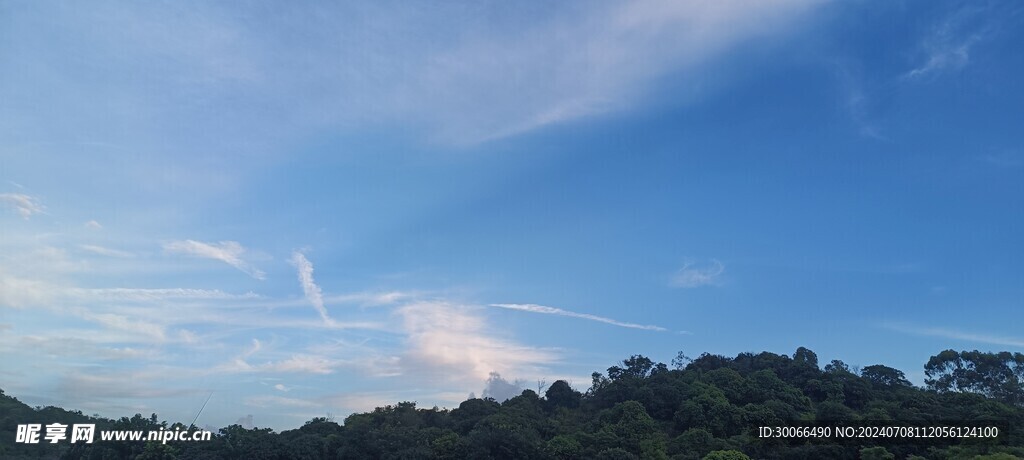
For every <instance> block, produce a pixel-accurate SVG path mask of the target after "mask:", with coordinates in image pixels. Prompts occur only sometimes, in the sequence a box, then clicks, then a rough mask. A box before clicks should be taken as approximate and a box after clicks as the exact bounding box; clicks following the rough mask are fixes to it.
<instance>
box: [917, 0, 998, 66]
mask: <svg viewBox="0 0 1024 460" xmlns="http://www.w3.org/2000/svg"><path fill="white" fill-rule="evenodd" d="M993 13H994V10H993V8H992V7H991V5H984V4H982V3H977V4H967V5H966V6H964V7H961V8H959V9H958V10H956V11H953V12H952V13H951V14H949V15H948V16H947V17H946V18H944V19H943V20H942V21H941V22H939V23H938V24H936V25H935V26H934V27H932V29H931V30H930V31H929V32H928V34H927V35H926V36H925V37H924V39H922V41H921V45H920V49H921V54H922V55H923V57H924V59H923V61H924V62H923V63H921V64H920V65H918V66H917V67H915V68H913V69H911V70H909V71H907V72H906V73H905V74H903V78H904V79H906V80H920V79H923V78H927V77H932V76H935V75H939V74H941V73H943V72H950V71H956V70H960V69H963V68H964V67H966V66H967V65H968V64H970V61H971V51H972V48H974V47H975V46H976V45H977V44H979V43H981V42H983V41H985V40H987V39H989V38H991V37H992V35H993V34H994V32H995V30H996V28H997V25H996V24H995V23H994V22H993V21H992V18H998V16H999V15H998V14H993Z"/></svg>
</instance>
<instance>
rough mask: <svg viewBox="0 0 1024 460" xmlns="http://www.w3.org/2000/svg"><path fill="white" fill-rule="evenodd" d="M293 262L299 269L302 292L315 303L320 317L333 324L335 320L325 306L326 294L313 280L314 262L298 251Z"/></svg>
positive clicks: (314, 305)
mask: <svg viewBox="0 0 1024 460" xmlns="http://www.w3.org/2000/svg"><path fill="white" fill-rule="evenodd" d="M291 262H292V265H295V268H296V269H297V270H298V273H299V284H300V285H302V292H303V293H304V294H305V295H306V300H308V301H309V303H310V304H312V305H313V308H315V309H316V311H317V313H320V318H322V319H323V320H324V323H325V324H333V323H334V320H332V319H331V317H330V316H329V315H328V314H327V308H326V307H324V294H323V292H322V291H321V290H320V286H317V284H316V281H314V280H313V263H312V262H310V261H309V259H307V258H306V256H305V255H304V254H302V253H301V252H298V251H296V252H294V253H292V260H291Z"/></svg>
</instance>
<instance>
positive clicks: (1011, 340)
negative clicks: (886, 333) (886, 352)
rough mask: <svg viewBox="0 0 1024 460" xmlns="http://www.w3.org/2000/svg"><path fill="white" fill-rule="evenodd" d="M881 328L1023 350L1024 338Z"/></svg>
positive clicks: (936, 329) (933, 329)
mask: <svg viewBox="0 0 1024 460" xmlns="http://www.w3.org/2000/svg"><path fill="white" fill-rule="evenodd" d="M882 327H884V328H886V329H890V330H893V331H897V332H902V333H904V334H912V335H921V336H928V337H941V338H944V339H952V340H963V341H965V342H978V343H987V344H989V345H1002V346H1007V347H1016V348H1021V349H1024V338H1019V337H1006V336H1000V335H993V334H979V333H973V332H964V331H958V330H955V329H945V328H939V327H919V326H908V325H905V324H883V325H882Z"/></svg>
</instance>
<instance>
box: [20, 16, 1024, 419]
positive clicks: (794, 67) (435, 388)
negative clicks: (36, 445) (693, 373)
mask: <svg viewBox="0 0 1024 460" xmlns="http://www.w3.org/2000/svg"><path fill="white" fill-rule="evenodd" d="M1022 15H1024V9H1022V8H1021V7H1020V6H1019V5H1018V4H1016V3H1015V2H1009V1H1007V2H931V1H912V2H819V1H807V0H791V1H777V2H658V1H651V2H634V3H619V2H562V3H559V5H557V6H552V5H549V4H543V3H536V4H533V3H520V4H509V3H508V2H472V3H453V2H449V3H443V4H439V5H438V4H434V5H431V4H409V3H402V2H366V3H350V4H343V5H325V4H322V3H318V2H310V3H289V4H287V5H284V4H275V3H270V2H250V3H237V2H230V3H209V2H203V3H198V2H171V3H137V4H131V3H118V2H109V3H107V2H89V3H81V2H4V3H3V4H0V69H2V72H0V362H3V365H2V366H0V382H2V388H3V389H4V390H5V391H6V392H7V393H9V394H12V395H15V396H18V397H19V398H21V399H22V400H24V401H26V402H27V403H29V404H33V405H47V404H55V405H61V406H64V407H68V408H77V409H81V410H83V411H84V412H87V413H99V414H102V415H105V416H121V415H130V414H133V413H135V412H143V413H149V412H157V413H158V414H159V415H160V416H161V417H162V418H166V419H170V420H190V419H191V418H192V417H193V416H194V414H195V411H196V410H198V408H199V406H201V405H202V403H203V401H204V400H205V399H206V398H207V396H208V395H210V393H211V392H212V394H213V396H212V398H211V400H210V405H209V407H208V408H207V410H206V412H205V413H204V415H203V422H204V423H206V424H209V425H213V426H223V425H226V424H229V423H233V422H235V421H236V420H238V419H239V418H240V417H244V416H246V415H250V414H251V415H253V420H254V421H255V423H256V424H257V425H259V426H271V427H274V428H279V429H282V428H290V427H294V426H298V425H300V424H301V423H302V422H303V421H305V420H308V419H309V418H312V417H315V416H324V415H327V414H328V413H330V414H333V415H335V416H337V417H338V418H339V419H340V418H342V417H343V416H344V415H346V414H348V413H350V412H352V411H361V410H367V409H370V408H372V407H374V406H376V405H381V404H385V403H393V402H396V401H400V400H415V401H418V402H419V403H420V404H421V405H426V406H430V405H434V404H437V405H440V406H448V407H451V406H453V405H456V404H458V402H459V401H461V400H463V399H464V398H465V397H466V396H467V395H468V394H469V393H470V392H476V393H477V394H480V392H481V390H482V389H483V387H484V382H485V380H486V378H487V376H488V373H489V372H491V371H497V372H500V373H501V375H503V376H504V377H506V378H509V379H523V380H525V381H527V382H529V384H530V385H533V382H535V381H537V380H539V379H544V380H546V381H548V382H551V381H554V380H555V379H559V378H563V379H569V380H570V381H572V382H573V384H574V385H575V386H576V387H577V388H579V389H581V390H582V389H585V388H586V387H587V386H588V384H589V374H590V372H592V371H595V370H603V369H605V368H607V367H608V366H610V365H612V364H614V363H615V362H616V361H618V360H621V359H623V358H625V357H627V356H629V355H631V354H638V353H639V354H645V355H648V356H650V357H652V358H653V359H656V360H660V361H665V362H668V361H669V360H670V359H671V358H672V357H673V356H674V355H675V352H676V351H678V350H683V351H685V352H686V353H688V354H690V355H696V354H699V353H701V352H705V351H707V352H712V353H720V354H726V355H734V354H736V353H739V352H744V351H762V350H769V351H773V352H777V353H787V354H788V353H792V352H793V351H794V350H795V349H796V348H797V347H799V346H806V347H809V348H811V349H812V350H814V351H816V352H817V353H818V355H819V358H820V360H822V361H823V362H827V361H828V360H831V359H842V360H844V361H846V362H847V363H849V364H853V365H861V366H865V365H871V364H886V365H890V366H894V367H897V368H900V369H902V370H904V371H906V372H907V374H908V376H909V377H910V378H911V380H913V381H915V382H917V383H919V384H920V383H921V382H922V381H923V375H922V373H921V369H922V366H923V364H924V363H925V362H926V361H927V359H928V357H929V356H931V355H933V354H935V353H937V352H939V351H941V350H943V349H946V348H955V349H976V348H977V349H982V350H1015V351H1020V350H1021V349H1024V333H1021V332H1020V331H1021V330H1022V327H1021V326H1022V323H1021V316H1022V314H1021V310H1020V309H1021V307H1022V301H1024V260H1022V256H1024V240H1022V238H1021V237H1020V235H1021V234H1022V233H1024V232H1022V231H1024V213H1022V210H1024V150H1022V143H1021V141H1022V134H1021V130H1020V120H1022V119H1024V113H1022V112H1024V110H1022V107H1024V84H1022V81H1024V80H1022V79H1021V78H1020V75H1021V74H1022V72H1024V54H1021V53H1020V52H1019V49H1018V48H1019V43H1021V42H1022V41H1024V36H1022V35H1024V28H1022V20H1024V16H1022Z"/></svg>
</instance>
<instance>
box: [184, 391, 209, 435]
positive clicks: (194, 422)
mask: <svg viewBox="0 0 1024 460" xmlns="http://www.w3.org/2000/svg"><path fill="white" fill-rule="evenodd" d="M212 397H213V392H212V391H211V392H210V396H207V397H206V402H204V403H203V407H200V408H199V412H198V413H196V418H194V419H192V423H190V424H189V425H188V429H186V430H185V431H189V430H191V429H192V427H193V426H195V424H196V420H199V414H202V413H203V409H206V404H207V403H209V402H210V398H212Z"/></svg>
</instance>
